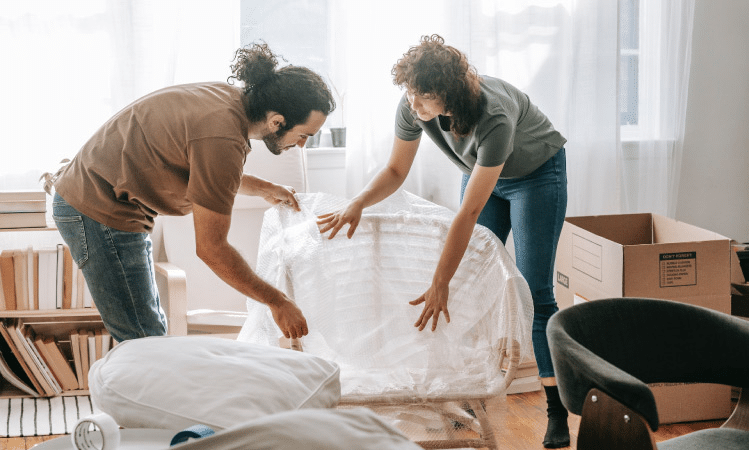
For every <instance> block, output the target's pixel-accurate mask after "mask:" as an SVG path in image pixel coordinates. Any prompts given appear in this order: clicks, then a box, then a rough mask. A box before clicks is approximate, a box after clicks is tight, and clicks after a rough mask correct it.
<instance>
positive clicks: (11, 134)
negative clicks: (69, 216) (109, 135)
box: [0, 0, 239, 189]
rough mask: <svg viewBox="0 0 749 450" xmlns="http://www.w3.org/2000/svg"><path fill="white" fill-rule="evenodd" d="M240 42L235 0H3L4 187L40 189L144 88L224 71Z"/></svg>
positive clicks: (0, 185)
mask: <svg viewBox="0 0 749 450" xmlns="http://www.w3.org/2000/svg"><path fill="white" fill-rule="evenodd" d="M238 47H239V1H238V0H230V1H220V2H214V1H209V0H159V1H148V0H107V1H103V0H75V1H66V2H61V1H58V0H29V1H24V2H11V1H8V2H2V3H0V55H2V58H3V70H2V71H0V84H2V86H3V89H2V90H1V91H0V96H1V99H0V104H2V107H0V134H1V135H2V137H3V150H2V163H0V189H34V188H37V189H38V188H40V186H41V185H40V183H39V182H38V179H39V176H40V175H41V173H43V172H45V171H54V170H55V169H57V168H58V167H59V162H60V160H62V159H63V158H71V157H72V156H74V155H75V153H77V151H78V149H79V148H80V147H81V146H82V145H83V144H84V143H85V142H86V141H87V140H88V139H89V138H90V136H91V135H92V134H93V133H94V132H95V131H96V129H98V127H99V126H101V125H102V124H103V123H104V122H105V121H106V120H107V119H108V118H109V117H110V116H111V115H112V114H114V113H115V112H117V111H118V110H119V109H121V108H122V107H124V106H126V105H127V104H128V103H130V102H132V101H133V100H135V99H136V98H138V97H140V96H142V95H144V94H147V93H148V92H150V91H153V90H156V89H159V88H161V87H164V86H169V85H173V84H179V83H186V82H193V81H209V80H226V78H227V77H228V76H229V75H230V69H229V64H230V63H231V61H232V59H233V56H234V53H233V52H234V51H235V50H236V49H237V48H238Z"/></svg>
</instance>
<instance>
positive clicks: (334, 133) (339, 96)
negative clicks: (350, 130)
mask: <svg viewBox="0 0 749 450" xmlns="http://www.w3.org/2000/svg"><path fill="white" fill-rule="evenodd" d="M328 79H329V80H330V85H331V86H332V87H333V92H334V93H335V96H336V103H337V106H338V109H339V112H340V115H341V126H340V127H335V128H330V138H331V140H332V141H333V147H345V146H346V109H345V106H346V91H339V90H338V88H337V87H336V85H335V83H333V80H332V79H331V78H330V76H328Z"/></svg>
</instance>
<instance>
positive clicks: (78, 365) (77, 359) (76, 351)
mask: <svg viewBox="0 0 749 450" xmlns="http://www.w3.org/2000/svg"><path fill="white" fill-rule="evenodd" d="M70 349H71V351H72V353H73V367H74V368H75V377H76V378H77V379H78V389H83V361H82V358H81V344H80V339H79V335H78V332H77V331H73V332H71V333H70Z"/></svg>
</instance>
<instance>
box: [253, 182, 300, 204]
mask: <svg viewBox="0 0 749 450" xmlns="http://www.w3.org/2000/svg"><path fill="white" fill-rule="evenodd" d="M294 194H296V191H295V190H294V188H293V187H291V186H282V185H280V184H275V183H271V185H270V186H269V187H268V188H266V189H263V192H262V197H263V198H264V199H265V201H266V202H268V203H270V204H271V205H278V204H279V203H283V204H284V205H286V206H288V207H290V208H294V210H295V211H301V208H299V203H298V202H297V201H296V198H295V197H294Z"/></svg>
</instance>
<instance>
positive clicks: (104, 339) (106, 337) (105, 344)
mask: <svg viewBox="0 0 749 450" xmlns="http://www.w3.org/2000/svg"><path fill="white" fill-rule="evenodd" d="M111 348H112V335H111V334H109V331H107V330H106V328H105V329H103V330H101V356H102V357H103V356H104V355H106V354H107V352H108V351H109V349H111Z"/></svg>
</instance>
